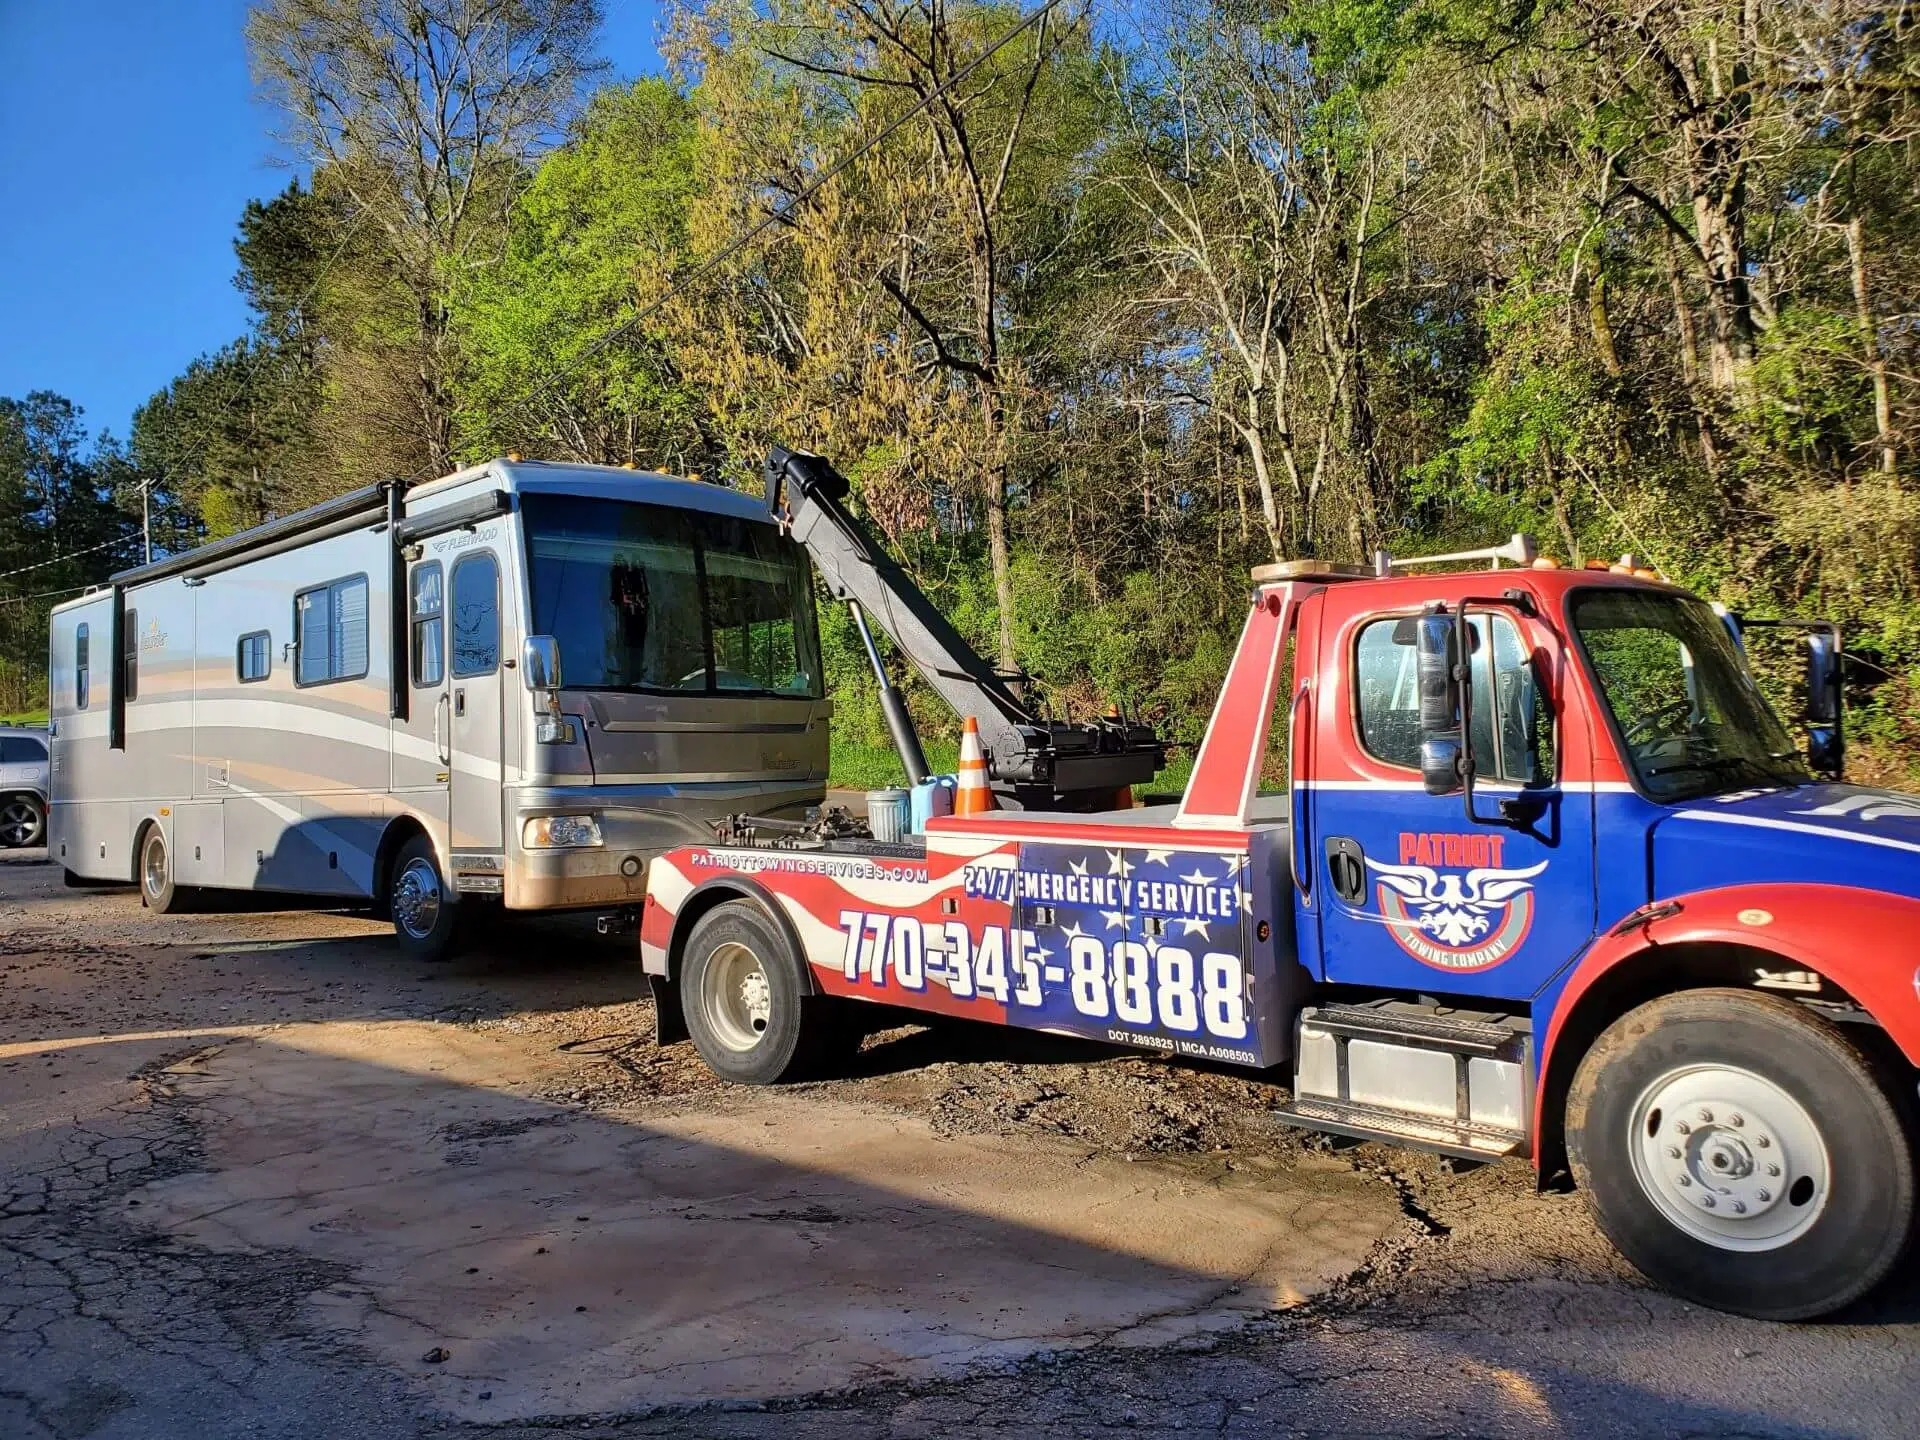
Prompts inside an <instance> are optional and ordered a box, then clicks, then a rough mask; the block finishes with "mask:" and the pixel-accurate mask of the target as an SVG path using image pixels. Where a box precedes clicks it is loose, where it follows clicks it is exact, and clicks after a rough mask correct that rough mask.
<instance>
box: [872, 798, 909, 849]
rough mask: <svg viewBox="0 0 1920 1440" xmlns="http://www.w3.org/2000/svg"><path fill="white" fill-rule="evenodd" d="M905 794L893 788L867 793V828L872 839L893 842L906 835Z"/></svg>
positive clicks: (906, 806)
mask: <svg viewBox="0 0 1920 1440" xmlns="http://www.w3.org/2000/svg"><path fill="white" fill-rule="evenodd" d="M907 813H908V803H907V792H906V791H904V790H901V789H898V788H895V787H891V786H890V787H888V788H887V789H885V790H869V791H868V792H867V828H868V829H869V830H871V831H872V832H873V838H874V839H876V840H881V841H894V840H898V839H900V838H901V837H902V836H904V835H905V834H906V833H907Z"/></svg>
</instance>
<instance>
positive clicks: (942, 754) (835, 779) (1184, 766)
mask: <svg viewBox="0 0 1920 1440" xmlns="http://www.w3.org/2000/svg"><path fill="white" fill-rule="evenodd" d="M926 751H927V764H929V765H931V766H932V767H933V773H934V774H936V775H951V774H953V773H955V772H956V771H957V770H958V769H959V768H960V747H959V745H958V744H954V743H948V742H943V741H935V742H933V743H932V744H928V745H927V746H926ZM1192 773H1193V756H1192V754H1191V753H1190V752H1188V751H1185V750H1183V751H1182V752H1181V753H1180V754H1178V755H1175V756H1173V757H1172V758H1171V759H1169V760H1168V761H1167V766H1166V768H1165V769H1164V770H1162V771H1161V772H1160V773H1159V774H1158V775H1156V776H1154V778H1153V782H1152V783H1151V784H1148V785H1136V786H1134V787H1133V794H1134V798H1135V799H1136V800H1138V799H1140V798H1142V797H1144V796H1146V795H1149V794H1151V795H1159V796H1166V795H1178V794H1180V793H1181V792H1182V791H1184V790H1185V789H1186V788H1187V777H1188V776H1189V775H1191V774H1192ZM827 783H828V784H829V785H831V786H833V787H834V788H835V789H839V790H878V789H880V788H881V787H882V786H886V785H905V784H906V783H907V781H906V772H905V771H904V770H903V769H901V766H900V757H899V756H898V755H896V754H894V753H893V748H892V747H891V746H888V745H863V744H861V743H860V742H859V741H855V740H843V739H842V738H841V737H840V736H838V735H836V736H834V737H833V759H832V761H831V768H830V770H829V778H828V780H827Z"/></svg>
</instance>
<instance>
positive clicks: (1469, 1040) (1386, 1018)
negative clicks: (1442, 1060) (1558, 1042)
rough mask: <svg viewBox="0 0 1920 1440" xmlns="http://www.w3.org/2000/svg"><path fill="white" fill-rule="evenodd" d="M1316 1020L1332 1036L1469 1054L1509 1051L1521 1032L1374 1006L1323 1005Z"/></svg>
mask: <svg viewBox="0 0 1920 1440" xmlns="http://www.w3.org/2000/svg"><path fill="white" fill-rule="evenodd" d="M1313 1023H1314V1025H1315V1026H1316V1027H1317V1028H1319V1029H1321V1030H1323V1031H1325V1032H1326V1033H1328V1034H1330V1035H1342V1036H1345V1037H1347V1038H1348V1039H1362V1040H1381V1041H1384V1042H1386V1043H1387V1044H1391V1045H1412V1046H1417V1047H1419V1048H1422V1049H1428V1048H1430V1049H1435V1050H1451V1051H1455V1052H1457V1053H1460V1054H1468V1055H1489V1056H1491V1055H1501V1054H1505V1053H1506V1052H1507V1051H1508V1050H1509V1049H1511V1048H1512V1046H1513V1044H1514V1041H1515V1038H1516V1035H1517V1034H1518V1033H1520V1032H1516V1031H1514V1030H1512V1029H1510V1028H1509V1027H1508V1026H1505V1025H1496V1024H1493V1023H1492V1022H1490V1021H1486V1020H1473V1019H1468V1018H1466V1017H1463V1016H1456V1015H1446V1016H1442V1015H1417V1014H1416V1015H1409V1014H1407V1013H1406V1012H1404V1011H1399V1010H1388V1009H1385V1008H1382V1007H1379V1006H1373V1005H1322V1006H1320V1007H1318V1008H1317V1009H1316V1010H1315V1011H1314V1012H1313Z"/></svg>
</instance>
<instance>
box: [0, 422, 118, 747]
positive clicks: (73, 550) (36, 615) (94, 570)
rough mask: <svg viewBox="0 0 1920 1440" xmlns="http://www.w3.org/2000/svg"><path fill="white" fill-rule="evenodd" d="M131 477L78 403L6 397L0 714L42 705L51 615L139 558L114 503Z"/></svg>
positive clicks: (1, 463) (1, 456) (0, 426)
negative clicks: (95, 438)
mask: <svg viewBox="0 0 1920 1440" xmlns="http://www.w3.org/2000/svg"><path fill="white" fill-rule="evenodd" d="M125 478H126V471H125V467H124V465H123V464H122V463H121V461H120V457H119V455H118V452H117V450H116V449H115V448H114V447H113V445H112V444H111V442H106V441H103V442H101V443H100V444H98V445H90V444H89V441H88V436H87V430H86V427H85V425H84V424H83V423H82V421H81V412H80V407H79V406H77V405H75V404H74V403H73V402H72V401H71V400H68V399H66V398H65V397H64V396H60V395H55V394H53V393H52V392H51V391H47V390H36V391H33V392H32V393H31V394H29V395H27V396H26V397H25V398H24V399H17V400H16V399H8V398H5V397H0V711H14V710H24V709H31V708H35V707H38V706H39V705H41V704H44V703H45V697H46V658H47V612H48V610H49V609H51V608H52V606H53V605H55V604H56V603H58V601H59V600H61V599H62V598H64V597H65V596H67V595H71V594H74V593H76V592H77V591H79V590H80V589H82V588H84V587H85V586H87V585H89V584H96V583H98V582H100V581H102V580H104V579H106V577H107V576H108V575H110V574H111V573H112V572H113V571H115V570H118V569H121V568H123V567H124V566H126V565H129V564H133V563H135V562H136V561H137V560H138V559H139V553H140V552H139V549H138V542H139V528H138V525H137V524H136V523H135V522H134V520H133V519H132V517H130V516H129V514H128V513H127V512H126V511H125V510H124V509H122V508H121V506H120V505H119V504H118V503H117V499H116V495H115V482H116V481H123V480H124V479H125ZM135 503H136V504H137V501H136V502H135Z"/></svg>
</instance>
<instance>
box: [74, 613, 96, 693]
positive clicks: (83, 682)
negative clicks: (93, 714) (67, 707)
mask: <svg viewBox="0 0 1920 1440" xmlns="http://www.w3.org/2000/svg"><path fill="white" fill-rule="evenodd" d="M91 680H92V674H91V672H90V671H89V669H88V667H87V627H86V626H85V625H82V626H80V628H79V629H77V630H75V631H74V632H73V708H74V709H76V710H84V709H86V708H87V691H88V689H89V687H90V683H91Z"/></svg>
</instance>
